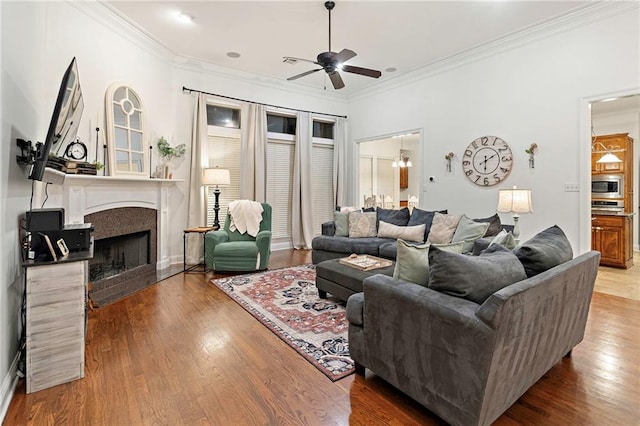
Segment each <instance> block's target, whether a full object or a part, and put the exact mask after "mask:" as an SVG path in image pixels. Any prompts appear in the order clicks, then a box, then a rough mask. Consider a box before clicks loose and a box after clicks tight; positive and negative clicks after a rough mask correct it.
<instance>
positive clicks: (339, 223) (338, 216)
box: [333, 212, 349, 237]
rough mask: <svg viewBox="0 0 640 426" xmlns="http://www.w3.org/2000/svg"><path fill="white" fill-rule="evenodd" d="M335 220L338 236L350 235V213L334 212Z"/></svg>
mask: <svg viewBox="0 0 640 426" xmlns="http://www.w3.org/2000/svg"><path fill="white" fill-rule="evenodd" d="M333 221H334V222H335V224H336V232H335V234H334V235H335V236H336V237H348V236H349V213H342V212H334V213H333Z"/></svg>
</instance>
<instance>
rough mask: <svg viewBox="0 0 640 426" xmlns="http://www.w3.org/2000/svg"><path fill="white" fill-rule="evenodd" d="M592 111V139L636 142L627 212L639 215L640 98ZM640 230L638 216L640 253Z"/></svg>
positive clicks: (594, 106) (595, 104)
mask: <svg viewBox="0 0 640 426" xmlns="http://www.w3.org/2000/svg"><path fill="white" fill-rule="evenodd" d="M589 106H590V110H591V128H592V132H591V133H592V136H596V140H597V137H598V136H603V135H612V134H620V133H628V134H629V137H631V138H632V139H633V161H632V164H633V185H632V186H631V188H632V190H633V197H632V206H631V207H628V206H627V207H625V211H627V212H635V213H638V206H639V205H640V203H639V202H638V191H639V190H640V188H639V187H640V94H637V93H636V94H628V95H626V96H618V97H611V98H608V99H600V100H595V101H592V102H590V103H589ZM639 241H640V226H639V223H638V215H637V214H636V215H635V216H634V217H633V249H634V251H638V250H640V248H639V245H640V243H639Z"/></svg>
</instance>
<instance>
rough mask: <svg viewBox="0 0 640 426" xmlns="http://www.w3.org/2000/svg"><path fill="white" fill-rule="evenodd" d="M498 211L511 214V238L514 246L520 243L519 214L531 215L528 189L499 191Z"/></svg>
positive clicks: (514, 188) (515, 188)
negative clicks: (514, 242)
mask: <svg viewBox="0 0 640 426" xmlns="http://www.w3.org/2000/svg"><path fill="white" fill-rule="evenodd" d="M498 211H499V212H500V213H513V237H514V238H515V240H516V244H517V243H519V242H520V240H519V237H520V226H519V225H518V219H520V215H521V214H525V213H533V210H532V209H531V190H530V189H517V187H515V186H514V187H513V189H501V190H500V193H499V197H498Z"/></svg>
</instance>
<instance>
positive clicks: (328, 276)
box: [316, 259, 395, 300]
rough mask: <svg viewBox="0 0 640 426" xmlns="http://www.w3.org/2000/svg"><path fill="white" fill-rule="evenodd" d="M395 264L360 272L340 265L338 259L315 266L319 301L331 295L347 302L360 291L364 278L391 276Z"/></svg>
mask: <svg viewBox="0 0 640 426" xmlns="http://www.w3.org/2000/svg"><path fill="white" fill-rule="evenodd" d="M394 268H395V263H393V264H392V265H391V266H387V267H386V268H379V269H373V270H371V271H361V270H359V269H356V268H352V267H350V266H347V265H343V264H342V263H340V259H331V260H325V261H324V262H320V263H318V264H317V265H316V287H317V288H318V295H319V296H320V298H321V299H324V298H326V297H327V293H331V294H333V295H334V296H336V297H337V298H339V299H342V300H347V299H348V298H349V296H351V295H352V294H355V293H360V292H361V291H362V282H363V281H364V279H365V278H367V277H370V276H372V275H375V274H384V275H388V276H390V277H391V276H393V269H394Z"/></svg>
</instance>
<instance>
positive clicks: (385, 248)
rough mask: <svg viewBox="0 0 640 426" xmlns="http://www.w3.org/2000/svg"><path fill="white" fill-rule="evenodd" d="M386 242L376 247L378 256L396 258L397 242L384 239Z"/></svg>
mask: <svg viewBox="0 0 640 426" xmlns="http://www.w3.org/2000/svg"><path fill="white" fill-rule="evenodd" d="M386 241H388V242H386V243H382V244H380V247H378V256H380V257H384V258H385V259H394V260H395V258H396V255H397V251H398V243H397V242H396V241H390V240H386Z"/></svg>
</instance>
